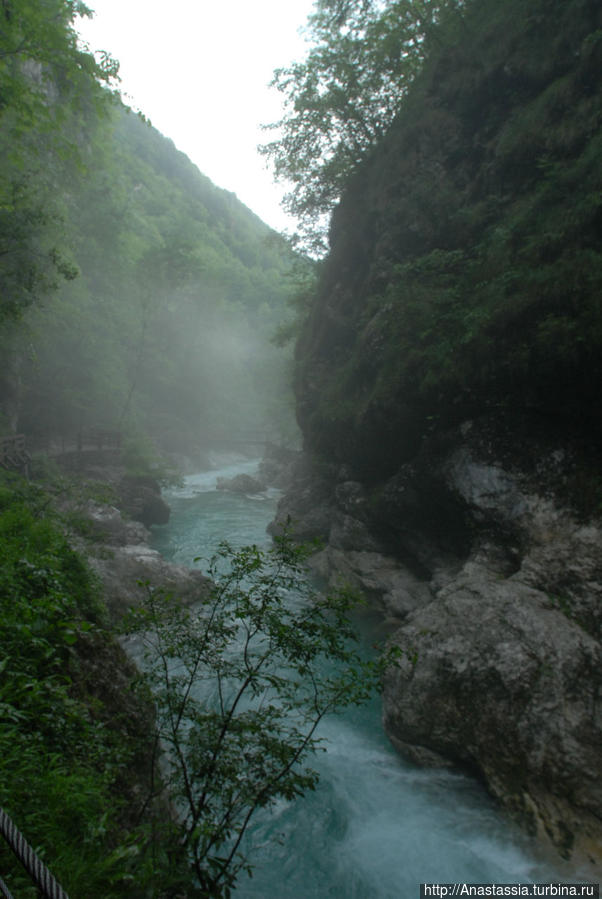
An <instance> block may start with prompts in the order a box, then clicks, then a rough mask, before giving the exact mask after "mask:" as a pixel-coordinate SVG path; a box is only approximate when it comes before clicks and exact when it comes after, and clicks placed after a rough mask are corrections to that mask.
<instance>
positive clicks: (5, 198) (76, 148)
mask: <svg viewBox="0 0 602 899" xmlns="http://www.w3.org/2000/svg"><path fill="white" fill-rule="evenodd" d="M78 15H79V16H82V15H86V16H89V15H91V12H90V10H89V9H88V8H87V7H86V6H85V5H84V4H83V3H81V2H77V0H1V2H0V158H1V159H2V164H1V168H0V176H1V177H0V280H1V282H2V293H1V295H0V322H1V321H2V319H7V318H10V319H18V318H19V317H20V316H21V314H22V313H23V311H24V310H25V309H26V308H27V307H28V306H30V305H32V304H33V303H35V302H37V301H39V300H40V299H41V298H42V297H43V296H45V295H46V294H47V293H49V292H50V291H52V290H53V289H55V288H56V287H57V285H58V283H59V282H60V281H61V280H62V279H64V278H67V279H71V278H73V277H75V275H76V273H77V269H76V267H75V266H74V265H73V263H72V262H71V261H70V260H69V257H68V254H66V253H65V250H64V248H63V247H62V246H61V244H62V234H61V209H60V204H58V203H57V202H55V201H54V200H53V194H54V193H56V191H57V182H58V181H59V180H60V175H61V168H62V166H63V165H64V164H67V163H69V164H71V165H73V163H74V162H78V161H79V160H80V159H81V156H80V151H81V148H82V146H84V145H85V143H86V140H87V139H88V138H89V133H88V134H86V129H85V128H84V127H83V123H84V121H86V122H87V128H88V131H89V129H90V128H91V127H93V121H94V117H92V116H90V115H89V114H88V113H89V112H90V110H93V111H94V112H95V113H96V117H97V114H98V112H99V111H100V110H101V109H102V108H103V107H104V106H105V105H106V100H107V96H108V94H107V91H105V90H103V89H102V87H101V85H107V84H112V83H113V82H114V80H115V79H116V77H117V68H118V66H117V63H116V62H115V61H114V60H113V59H112V58H111V57H110V56H109V55H108V54H106V53H105V54H101V57H100V59H99V60H96V59H95V58H94V56H92V55H91V54H90V53H88V52H87V51H86V49H85V48H82V47H80V45H79V43H78V37H77V33H76V31H75V29H74V27H73V24H74V20H75V18H76V16H78Z"/></svg>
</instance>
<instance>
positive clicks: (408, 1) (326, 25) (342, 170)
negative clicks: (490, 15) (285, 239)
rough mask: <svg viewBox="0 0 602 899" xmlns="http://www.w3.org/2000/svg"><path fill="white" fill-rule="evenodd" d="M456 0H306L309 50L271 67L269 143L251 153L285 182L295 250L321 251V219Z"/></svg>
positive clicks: (389, 116) (395, 106) (458, 4)
mask: <svg viewBox="0 0 602 899" xmlns="http://www.w3.org/2000/svg"><path fill="white" fill-rule="evenodd" d="M464 5H465V4H464V2H463V0H386V2H383V0H362V2H360V3H357V2H350V0H316V5H315V9H314V12H313V13H312V15H311V16H310V18H309V21H308V27H307V32H308V37H309V39H310V40H311V41H312V47H311V49H310V51H309V53H308V54H307V56H306V58H305V59H304V60H303V61H302V62H297V63H294V64H293V65H291V66H288V67H286V68H281V69H278V70H277V71H276V72H275V74H274V79H273V81H272V85H273V86H274V87H275V88H276V89H277V90H278V91H279V92H280V93H281V94H283V96H284V107H285V113H284V116H283V117H282V119H280V121H278V122H276V123H274V124H270V125H267V126H265V127H266V130H267V131H272V132H275V134H276V136H275V137H274V139H273V140H272V141H270V142H269V143H266V144H264V145H263V146H262V147H261V148H260V149H261V151H262V152H263V153H264V155H266V156H267V158H268V159H269V160H270V162H271V164H272V166H273V169H274V174H275V176H276V178H277V179H280V180H283V181H286V182H289V183H292V185H293V186H292V189H291V191H290V193H288V194H287V195H286V197H285V200H284V206H285V208H286V209H287V211H288V212H290V213H291V214H292V215H294V216H297V217H298V218H299V219H300V238H301V240H302V243H303V244H304V245H305V246H307V247H308V248H310V249H312V250H313V251H314V252H321V251H323V250H324V249H325V241H324V230H325V225H326V224H327V218H328V215H329V213H330V212H331V210H332V208H333V206H334V205H335V203H336V202H337V200H338V198H339V196H340V194H341V190H342V188H343V185H344V184H345V182H346V179H347V178H348V177H349V175H350V173H351V172H352V171H353V169H354V167H355V166H356V165H357V164H358V163H359V162H360V161H361V160H362V159H364V158H365V157H366V156H367V154H368V153H369V151H370V149H371V148H372V147H374V146H375V145H376V143H377V142H378V141H379V140H381V138H382V137H383V135H384V133H385V131H386V130H387V128H388V126H389V125H390V123H391V121H392V120H393V118H394V116H395V115H396V113H397V112H398V110H399V106H400V103H401V100H402V98H403V96H404V95H405V92H406V91H407V88H408V86H409V85H410V84H411V82H412V81H413V79H414V78H415V76H416V74H417V72H418V71H419V70H420V68H421V66H422V63H423V60H424V58H425V56H426V54H427V53H428V51H429V47H430V45H431V42H432V41H435V40H437V39H438V38H437V29H436V28H435V27H434V26H435V25H436V24H438V23H440V21H441V19H442V18H444V17H446V18H447V19H448V20H449V21H450V23H451V22H452V21H453V17H454V14H455V15H456V17H457V14H458V13H459V11H460V10H461V9H462V7H463V6H464Z"/></svg>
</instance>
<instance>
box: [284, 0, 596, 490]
mask: <svg viewBox="0 0 602 899" xmlns="http://www.w3.org/2000/svg"><path fill="white" fill-rule="evenodd" d="M601 25H602V21H601V19H600V8H599V5H598V4H597V3H593V2H588V0H573V2H569V3H566V2H562V3H560V2H554V3H551V4H550V3H547V2H546V3H543V2H541V0H528V2H522V0H521V2H515V0H506V2H504V3H499V2H491V0H480V2H474V3H470V4H466V6H465V8H464V9H463V11H462V15H461V16H455V17H454V18H453V20H451V19H450V20H442V22H441V24H440V28H439V31H438V39H437V41H436V42H433V43H432V49H431V52H430V54H429V56H428V57H427V59H426V60H425V62H424V64H423V69H422V71H421V72H420V74H419V75H417V76H416V78H415V80H414V81H413V83H412V84H411V86H410V88H409V89H408V90H407V92H406V94H405V96H404V97H403V100H402V103H401V109H400V111H399V113H398V115H397V117H396V118H395V120H394V122H393V123H392V125H391V128H390V129H389V131H388V133H387V135H386V136H385V137H384V138H383V140H382V141H381V142H379V143H378V144H377V145H376V146H375V147H374V148H373V149H372V151H371V152H370V153H369V155H368V158H367V159H366V160H365V161H364V162H363V163H362V164H361V165H360V166H359V167H357V169H356V170H355V171H354V173H353V175H352V176H351V177H350V178H349V179H348V182H347V188H346V191H345V193H344V195H343V197H342V200H341V202H340V204H339V206H338V208H337V209H336V210H335V213H334V215H333V219H332V225H331V250H330V254H329V256H328V258H327V260H326V262H325V264H324V268H323V272H322V278H321V283H320V285H319V289H318V292H317V295H316V299H315V302H314V306H313V310H312V312H311V314H310V316H309V320H308V322H307V324H306V326H305V328H304V331H303V334H302V336H301V339H300V341H299V344H298V350H297V355H298V369H299V373H298V380H297V392H298V399H299V416H300V419H301V423H302V426H303V428H304V430H305V433H306V436H307V437H308V438H309V440H310V442H311V444H312V445H313V447H314V448H316V449H322V450H324V451H326V452H328V453H330V454H333V455H334V456H335V458H339V459H341V460H346V461H351V462H353V463H354V464H356V465H357V466H358V470H363V471H364V472H365V473H366V474H369V476H370V477H372V478H375V477H381V476H384V475H386V474H387V473H388V472H391V471H392V470H394V467H395V466H396V465H398V464H399V462H400V461H402V460H403V459H404V458H408V457H409V456H411V454H412V453H413V452H414V451H415V449H416V447H417V445H418V444H419V442H420V440H421V439H422V437H423V436H424V435H425V434H427V433H429V432H430V431H431V430H432V428H433V427H436V426H437V425H445V424H447V423H450V422H454V421H460V420H462V419H463V418H466V417H470V416H471V415H473V414H475V413H478V412H479V411H483V410H485V409H491V408H496V407H499V406H504V407H506V408H521V409H532V410H537V411H539V412H541V413H544V414H550V415H554V416H560V417H561V418H562V419H564V420H565V421H566V422H567V426H568V427H571V426H572V425H574V424H575V422H579V421H580V422H581V423H584V424H586V426H587V427H589V428H590V429H594V428H596V427H597V424H596V422H598V421H599V411H600V410H599V398H600V384H601V380H602V369H601V368H600V359H602V353H601V349H602V316H601V312H600V304H599V296H600V289H601V278H602V259H601V257H600V249H599V248H600V228H601V221H602V219H601V215H600V190H601V186H602V167H601V165H600V159H601V158H602V154H601V149H602V146H601V140H602V138H601V135H600V122H601V119H602V106H601V97H602V92H601V86H602V85H601V80H600V79H601V76H600V73H601V71H602V66H601V65H600V62H601V58H602V57H601V53H602V30H601Z"/></svg>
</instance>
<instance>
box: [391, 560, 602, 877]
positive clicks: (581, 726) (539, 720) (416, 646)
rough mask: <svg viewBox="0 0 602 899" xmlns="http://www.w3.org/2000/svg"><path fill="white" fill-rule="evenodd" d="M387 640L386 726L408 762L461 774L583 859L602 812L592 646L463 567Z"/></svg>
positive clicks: (600, 723)
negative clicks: (436, 764)
mask: <svg viewBox="0 0 602 899" xmlns="http://www.w3.org/2000/svg"><path fill="white" fill-rule="evenodd" d="M393 642H394V643H395V644H396V645H397V646H399V647H400V648H401V649H402V651H403V657H402V659H401V661H400V664H399V666H398V667H397V668H396V669H394V670H392V671H390V672H389V674H388V676H387V679H386V684H385V727H386V729H387V732H388V733H389V735H390V737H391V739H392V741H393V742H394V744H395V745H396V746H397V747H398V748H399V749H400V750H401V751H402V752H404V753H405V754H407V755H409V756H410V757H411V758H413V759H414V760H416V761H418V762H420V763H425V762H432V761H433V760H435V761H439V760H441V759H445V760H451V761H453V762H456V763H460V764H464V765H467V766H469V767H470V768H471V769H473V770H476V771H478V772H479V773H480V775H481V776H482V777H483V778H484V779H485V782H486V783H487V785H488V787H489V789H490V790H491V791H492V792H493V793H494V795H495V796H496V797H497V798H498V799H499V800H500V801H501V802H502V804H503V805H504V806H506V807H507V808H508V809H509V810H510V811H512V812H513V813H514V814H515V815H516V816H517V817H518V818H519V819H520V820H521V821H522V823H523V824H524V825H526V826H527V828H528V829H529V830H530V831H531V832H532V833H535V834H537V835H538V836H540V837H545V838H547V839H549V840H551V841H552V842H553V843H554V845H555V846H556V847H557V848H558V849H559V850H560V851H561V853H562V854H564V855H565V856H567V857H569V856H570V855H571V854H573V853H577V854H579V855H582V856H585V857H587V858H589V860H590V861H594V860H595V859H596V857H598V860H599V850H600V844H599V842H598V856H596V854H595V845H596V841H599V837H600V832H601V827H600V823H601V822H600V808H602V777H601V775H602V770H601V755H600V746H601V745H602V716H601V715H600V713H599V708H600V705H599V700H600V688H601V686H602V664H601V663H602V657H601V653H600V645H599V643H598V641H596V640H595V639H594V638H593V637H592V636H590V635H589V634H587V633H586V632H585V631H584V630H583V629H582V628H581V627H579V625H578V624H576V623H575V622H573V621H571V620H569V619H567V617H566V616H565V615H564V614H563V613H562V612H561V611H559V610H557V609H555V608H553V607H551V606H550V604H549V601H548V597H547V596H546V594H545V593H543V592H542V591H539V590H535V589H533V588H532V587H530V586H528V585H527V584H524V583H521V581H520V580H519V579H518V577H517V576H516V575H515V576H512V577H511V578H508V579H505V580H499V579H495V578H492V576H491V574H490V572H489V571H488V570H487V568H485V567H483V566H481V565H478V564H475V563H473V562H469V563H468V564H467V565H466V566H465V568H464V570H463V571H462V573H461V574H460V575H459V576H458V577H457V578H456V579H455V580H454V581H452V582H451V583H449V584H448V585H447V586H446V587H445V588H444V589H443V590H441V591H440V593H439V595H438V596H437V597H436V599H435V600H434V601H433V602H431V603H430V604H428V605H426V606H423V607H422V608H420V609H418V610H417V611H415V612H414V613H413V614H411V615H410V617H409V618H408V620H407V622H405V623H404V624H403V625H402V626H401V628H400V629H399V630H398V631H397V632H396V634H395V636H394V638H393Z"/></svg>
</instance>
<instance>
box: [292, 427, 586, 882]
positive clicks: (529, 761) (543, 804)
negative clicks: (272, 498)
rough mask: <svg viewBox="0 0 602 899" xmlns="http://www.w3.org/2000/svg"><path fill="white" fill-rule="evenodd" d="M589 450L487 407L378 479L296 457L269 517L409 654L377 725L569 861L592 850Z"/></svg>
mask: <svg viewBox="0 0 602 899" xmlns="http://www.w3.org/2000/svg"><path fill="white" fill-rule="evenodd" d="M594 460H595V456H592V454H591V453H590V452H589V451H588V449H587V447H586V446H585V445H584V444H583V443H579V442H577V441H573V442H572V443H569V442H568V441H566V440H565V441H564V442H563V441H562V440H559V439H558V438H557V437H553V436H552V435H551V434H550V433H549V432H548V430H547V429H546V427H545V423H541V422H540V423H537V424H536V423H535V422H533V421H527V420H525V421H522V422H517V421H514V422H513V423H512V424H510V423H509V422H507V421H506V422H504V421H502V420H501V419H500V418H497V419H496V418H491V417H483V418H482V419H480V420H475V421H467V422H464V423H463V424H462V425H461V426H459V427H457V428H454V429H451V430H449V431H448V432H447V433H446V434H444V435H441V434H440V435H439V436H438V437H437V438H436V439H434V438H433V439H432V440H430V441H429V440H426V441H425V442H424V444H423V447H422V449H421V451H420V452H419V453H417V454H416V455H415V457H414V458H413V459H412V461H411V462H407V463H405V464H403V465H401V466H400V468H399V469H398V471H397V472H396V474H395V475H394V476H393V477H391V478H389V479H388V480H387V481H386V482H384V483H378V484H375V483H362V482H361V481H360V480H359V479H356V478H355V477H354V473H353V471H352V470H351V469H350V468H348V467H346V466H339V467H338V468H337V467H334V466H328V465H327V464H326V463H324V462H321V463H318V462H316V460H315V459H314V460H313V461H312V460H310V459H309V458H308V457H302V458H301V459H300V460H299V462H298V463H297V469H296V472H295V476H294V477H293V478H292V479H291V480H290V483H289V489H288V491H287V494H286V495H285V497H284V498H283V500H282V502H281V504H280V508H279V513H278V522H279V524H275V525H274V527H275V528H277V527H279V526H281V525H282V523H283V522H284V521H286V520H287V519H289V518H290V519H291V520H292V522H293V525H294V527H295V530H296V533H297V535H298V536H299V537H300V538H308V537H314V536H318V537H321V538H322V539H323V540H325V541H326V546H325V549H324V550H323V551H322V552H321V553H319V554H318V555H317V556H316V557H315V559H314V564H315V566H316V568H317V569H318V570H319V571H320V572H321V573H322V575H323V576H324V577H325V578H327V579H328V580H330V581H331V582H334V581H336V580H339V579H341V578H342V579H343V580H345V581H347V582H349V583H351V584H352V585H353V586H355V587H358V588H360V589H361V590H362V592H363V593H364V594H365V595H366V596H367V597H369V599H370V600H371V601H372V602H373V603H374V604H376V605H377V606H378V607H379V608H380V609H381V610H382V611H383V614H384V615H385V616H386V617H387V619H388V620H389V622H390V625H391V633H392V637H391V639H392V641H393V642H394V643H396V644H397V645H398V646H399V647H400V648H401V649H402V651H403V656H402V660H401V663H400V665H399V667H398V668H397V669H395V670H394V671H392V672H391V673H390V675H389V677H388V679H387V682H386V685H385V694H384V723H385V727H386V730H387V733H388V734H389V736H390V738H391V740H392V742H393V743H394V745H395V746H396V747H397V748H398V749H399V750H400V751H401V752H402V753H404V754H406V755H408V756H410V757H411V758H412V759H414V760H415V761H417V762H419V763H421V764H429V765H431V764H435V765H440V764H456V765H460V766H463V767H466V768H468V769H470V770H472V771H474V772H475V773H476V774H477V775H478V776H480V777H481V778H483V780H484V781H485V783H486V784H487V786H488V788H489V790H490V791H491V792H492V794H493V795H494V796H495V797H496V798H497V799H498V800H499V801H500V803H501V804H502V805H503V806H504V807H505V808H506V809H508V810H509V811H510V812H511V813H512V814H513V815H514V816H515V817H516V818H517V819H518V820H519V821H520V822H521V823H522V824H523V825H524V826H525V827H526V828H527V829H528V830H529V832H531V833H533V834H536V835H537V836H538V837H540V838H541V839H542V840H545V841H548V842H551V843H552V844H553V845H554V847H555V848H556V850H557V851H558V852H559V853H560V854H561V855H562V856H563V857H564V858H571V859H573V860H575V861H579V862H581V861H585V862H586V863H588V864H593V865H596V864H600V863H601V862H602V848H601V847H602V818H601V813H600V809H601V808H602V786H601V785H602V777H601V774H602V771H601V757H600V746H601V745H602V716H601V714H600V708H601V706H600V688H601V685H602V664H601V662H602V655H601V649H600V620H601V603H600V600H601V599H602V525H601V522H600V517H599V512H600V506H599V499H600V498H599V497H597V495H596V483H597V482H596V480H595V477H593V476H592V470H593V469H592V466H593V465H594Z"/></svg>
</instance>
